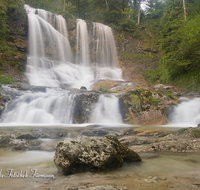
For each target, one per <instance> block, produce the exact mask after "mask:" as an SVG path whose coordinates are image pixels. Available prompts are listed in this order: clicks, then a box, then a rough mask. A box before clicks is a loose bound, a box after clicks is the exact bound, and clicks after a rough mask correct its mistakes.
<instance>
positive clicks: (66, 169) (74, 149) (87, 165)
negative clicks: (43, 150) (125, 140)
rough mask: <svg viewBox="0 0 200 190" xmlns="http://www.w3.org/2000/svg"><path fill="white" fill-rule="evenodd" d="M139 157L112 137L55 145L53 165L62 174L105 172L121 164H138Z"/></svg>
mask: <svg viewBox="0 0 200 190" xmlns="http://www.w3.org/2000/svg"><path fill="white" fill-rule="evenodd" d="M139 161H141V158H140V156H139V155H138V154H137V153H135V152H134V151H133V150H130V149H129V148H127V147H126V146H124V145H122V144H121V143H120V142H119V141H118V139H117V138H116V137H114V136H111V135H107V136H105V137H89V138H78V139H71V140H64V141H61V142H59V143H58V144H57V146H56V150H55V155H54V163H55V165H56V167H57V168H58V171H59V172H60V173H62V174H65V175H66V174H72V173H80V172H86V171H90V172H91V171H106V170H109V169H112V168H119V167H122V165H123V162H139Z"/></svg>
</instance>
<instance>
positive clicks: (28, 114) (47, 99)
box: [2, 88, 75, 124]
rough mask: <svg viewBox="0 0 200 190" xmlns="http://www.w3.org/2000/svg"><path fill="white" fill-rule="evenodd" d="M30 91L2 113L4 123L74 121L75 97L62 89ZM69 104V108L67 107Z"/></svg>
mask: <svg viewBox="0 0 200 190" xmlns="http://www.w3.org/2000/svg"><path fill="white" fill-rule="evenodd" d="M44 91H45V92H35V93H32V92H28V93H24V94H23V95H21V96H19V97H18V98H17V99H15V100H14V101H12V102H11V104H9V106H8V107H7V109H6V112H4V113H3V114H2V122H4V123H12V122H14V123H26V124H33V123H35V124H38V123H40V124H45V123H46V124H59V123H68V124H69V123H72V116H73V107H74V97H75V94H71V93H70V92H68V91H64V90H61V89H48V88H47V89H44ZM66 106H67V109H66Z"/></svg>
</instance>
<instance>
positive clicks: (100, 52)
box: [92, 22, 118, 67]
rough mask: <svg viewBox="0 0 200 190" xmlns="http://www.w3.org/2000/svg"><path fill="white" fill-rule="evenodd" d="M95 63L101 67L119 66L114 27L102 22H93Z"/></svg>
mask: <svg viewBox="0 0 200 190" xmlns="http://www.w3.org/2000/svg"><path fill="white" fill-rule="evenodd" d="M92 43H93V45H92V47H93V50H94V52H95V56H94V61H93V62H94V63H95V64H97V65H98V66H101V67H118V59H117V51H116V47H115V41H114V38H113V34H112V29H111V28H110V27H109V26H107V25H104V24H101V23H96V22H94V23H93V41H92Z"/></svg>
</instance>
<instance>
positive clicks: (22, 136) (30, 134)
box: [17, 133, 40, 140]
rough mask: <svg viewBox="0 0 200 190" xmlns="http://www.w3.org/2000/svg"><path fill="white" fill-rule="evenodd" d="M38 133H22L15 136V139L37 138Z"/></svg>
mask: <svg viewBox="0 0 200 190" xmlns="http://www.w3.org/2000/svg"><path fill="white" fill-rule="evenodd" d="M39 137H40V135H39V134H38V133H27V134H22V135H19V136H18V137H17V139H29V140H30V139H38V138H39Z"/></svg>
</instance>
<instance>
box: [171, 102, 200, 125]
mask: <svg viewBox="0 0 200 190" xmlns="http://www.w3.org/2000/svg"><path fill="white" fill-rule="evenodd" d="M180 101H182V102H181V103H180V104H179V105H177V106H174V107H172V110H171V113H170V115H169V120H170V121H171V122H172V123H173V124H177V125H181V126H183V125H186V126H190V127H192V126H194V127H196V126H197V125H198V124H199V123H200V98H195V99H193V100H189V99H187V98H182V99H180Z"/></svg>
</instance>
